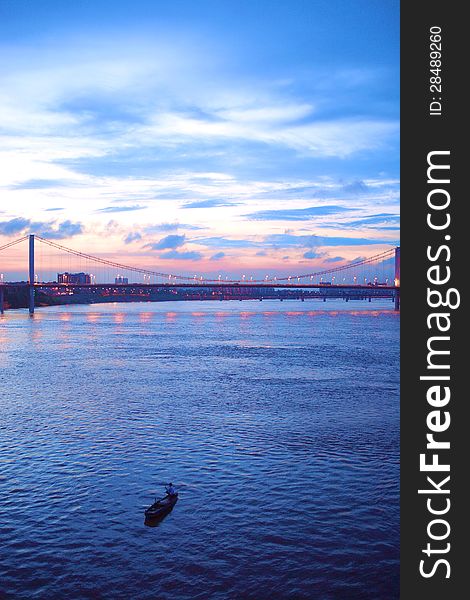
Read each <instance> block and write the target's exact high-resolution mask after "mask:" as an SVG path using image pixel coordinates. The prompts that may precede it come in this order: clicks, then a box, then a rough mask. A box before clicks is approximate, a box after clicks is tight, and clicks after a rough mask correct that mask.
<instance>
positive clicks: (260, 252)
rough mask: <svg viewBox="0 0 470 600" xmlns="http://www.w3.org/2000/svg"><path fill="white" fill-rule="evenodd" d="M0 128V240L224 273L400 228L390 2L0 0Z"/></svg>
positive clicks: (307, 258) (296, 260) (343, 254)
mask: <svg viewBox="0 0 470 600" xmlns="http://www.w3.org/2000/svg"><path fill="white" fill-rule="evenodd" d="M0 138H1V139H0V161H1V162H0V165H1V166H0V246H2V245H3V244H6V243H8V242H9V241H12V240H15V239H17V238H19V237H21V236H23V235H26V234H28V233H36V234H38V235H41V236H42V237H45V238H49V239H51V240H54V241H56V242H59V243H61V244H63V245H65V246H69V247H71V248H74V249H77V250H82V251H86V252H88V253H90V254H96V255H99V256H102V257H105V258H108V259H111V260H117V261H118V262H122V263H125V264H130V265H136V266H141V267H147V268H152V269H155V270H158V271H163V272H165V273H182V274H193V273H204V274H206V273H207V274H216V273H221V274H224V275H225V274H228V275H230V276H239V275H240V274H241V273H250V274H251V273H252V274H253V275H256V276H259V275H261V274H262V275H264V274H269V275H270V276H272V275H275V274H277V273H278V274H283V275H286V274H292V273H295V274H297V273H303V272H312V271H314V270H316V269H321V268H325V267H327V266H328V265H331V264H334V265H335V266H336V265H341V264H344V263H347V262H349V261H351V260H355V259H357V258H361V257H368V256H372V255H374V254H377V253H378V252H380V251H382V250H385V249H388V248H391V247H393V246H395V245H398V244H399V241H398V240H399V2H398V1H395V0H355V1H354V2H351V1H349V0H269V1H268V0H228V1H227V2H219V1H215V0H199V1H198V2H194V0H190V1H186V0H165V1H163V0H132V1H131V0H112V1H108V0H77V1H75V2H63V1H62V0H37V1H32V0H28V1H27V0H0ZM12 253H13V249H11V250H9V251H7V252H6V253H5V252H4V254H3V256H2V255H0V269H1V270H2V272H6V273H7V272H8V271H9V269H10V270H11V269H13V266H12V265H13V262H14V259H13V254H12ZM45 260H46V259H45ZM9 261H10V262H9Z"/></svg>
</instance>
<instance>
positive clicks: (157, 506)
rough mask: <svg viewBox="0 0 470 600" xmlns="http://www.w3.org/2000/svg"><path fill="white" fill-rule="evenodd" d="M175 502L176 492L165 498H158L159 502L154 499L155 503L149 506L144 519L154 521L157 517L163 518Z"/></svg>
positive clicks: (176, 498)
mask: <svg viewBox="0 0 470 600" xmlns="http://www.w3.org/2000/svg"><path fill="white" fill-rule="evenodd" d="M177 501H178V492H176V494H171V495H170V494H167V495H166V496H165V497H163V498H160V500H157V499H155V502H154V503H153V504H152V506H149V507H148V508H147V510H146V511H145V518H146V519H156V518H158V517H163V516H164V515H166V514H167V513H169V512H170V511H171V509H172V508H173V506H174V505H175V504H176V502H177Z"/></svg>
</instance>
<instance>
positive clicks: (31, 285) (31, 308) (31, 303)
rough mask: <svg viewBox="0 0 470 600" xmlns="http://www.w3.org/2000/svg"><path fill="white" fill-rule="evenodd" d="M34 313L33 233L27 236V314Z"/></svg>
mask: <svg viewBox="0 0 470 600" xmlns="http://www.w3.org/2000/svg"><path fill="white" fill-rule="evenodd" d="M33 313H34V234H31V235H30V236H29V314H30V315H32V314H33Z"/></svg>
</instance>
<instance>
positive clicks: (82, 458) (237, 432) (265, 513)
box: [0, 301, 399, 600]
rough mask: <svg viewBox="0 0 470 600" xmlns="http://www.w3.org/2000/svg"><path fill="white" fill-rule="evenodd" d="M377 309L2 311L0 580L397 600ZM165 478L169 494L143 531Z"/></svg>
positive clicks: (389, 412)
mask: <svg viewBox="0 0 470 600" xmlns="http://www.w3.org/2000/svg"><path fill="white" fill-rule="evenodd" d="M240 305H241V306H240ZM391 306H392V305H391V304H390V303H389V302H374V303H371V304H369V303H358V304H357V305H355V308H354V310H344V307H345V304H344V303H343V302H339V301H330V302H327V303H322V304H321V309H319V310H317V307H320V304H319V303H316V302H304V303H301V302H296V301H291V302H287V301H286V302H283V303H279V302H277V303H276V302H274V301H273V302H271V301H263V302H262V303H260V302H256V301H254V302H249V301H245V302H243V304H242V303H238V302H225V303H223V308H222V309H221V306H220V303H218V302H217V303H216V302H212V303H211V302H197V303H191V302H187V303H181V302H180V303H178V302H172V303H160V304H145V305H142V304H113V305H109V304H108V305H106V304H103V305H92V306H64V307H54V308H52V307H51V308H47V309H40V310H39V311H37V313H36V314H35V315H34V318H32V319H30V318H29V317H28V315H27V313H26V311H8V312H7V313H6V314H5V315H4V316H3V317H2V318H1V319H0V342H1V346H0V349H1V352H0V364H1V365H2V367H3V374H2V380H3V383H4V389H8V391H9V393H8V394H3V396H2V399H1V405H0V406H1V410H0V412H1V421H0V456H1V461H2V462H1V463H0V464H1V465H2V466H1V470H0V494H1V498H2V508H1V516H2V518H1V519H0V536H1V537H2V540H4V542H2V543H3V547H2V550H0V581H1V582H2V583H1V586H2V593H4V594H6V596H7V597H14V598H15V599H16V598H23V597H24V598H30V597H33V596H34V595H36V596H37V597H39V598H92V597H93V598H94V597H96V598H110V599H111V598H112V599H115V598H123V599H127V598H133V599H134V598H136V599H140V598H142V599H147V598H148V599H156V598H158V599H162V600H165V599H167V598H168V599H169V598H172V599H174V598H178V599H181V600H185V599H188V600H189V599H191V600H192V599H199V598H200V599H212V598H213V599H215V600H219V599H220V600H222V599H224V600H225V599H226V598H230V599H232V598H233V599H237V600H238V599H243V600H244V599H245V598H246V599H247V600H249V599H253V600H254V599H256V600H264V599H268V598H273V599H277V598H279V599H282V600H284V599H293V600H294V599H295V600H297V599H303V598H308V599H310V598H312V599H314V600H315V599H319V600H329V599H337V598H339V599H343V598H344V599H348V600H349V599H361V600H362V599H366V600H367V599H369V598H370V599H383V598H386V599H387V600H388V599H390V600H393V598H397V597H398V526H399V516H398V515H399V513H398V416H399V413H398V410H399V409H398V333H399V332H398V328H399V316H398V315H397V314H396V313H394V312H393V311H392V310H390V308H391ZM6 386H8V388H6ZM170 479H171V480H173V481H174V482H176V483H177V485H178V487H179V489H180V500H179V501H178V503H177V505H176V506H175V508H174V510H173V511H172V513H171V514H169V515H168V516H167V517H166V518H165V519H163V520H162V521H161V522H160V524H159V525H158V527H153V528H152V527H145V525H144V515H143V510H144V508H145V507H146V506H148V505H149V504H151V503H152V502H153V498H154V496H158V495H159V494H160V492H161V490H162V486H161V484H162V483H163V482H166V481H169V480H170ZM18 507H21V511H20V512H19V510H18Z"/></svg>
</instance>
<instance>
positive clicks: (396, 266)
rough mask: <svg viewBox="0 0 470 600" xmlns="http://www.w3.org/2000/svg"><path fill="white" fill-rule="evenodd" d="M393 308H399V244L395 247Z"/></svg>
mask: <svg viewBox="0 0 470 600" xmlns="http://www.w3.org/2000/svg"><path fill="white" fill-rule="evenodd" d="M395 287H397V288H398V289H397V290H395V310H400V246H397V247H396V248H395Z"/></svg>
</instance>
